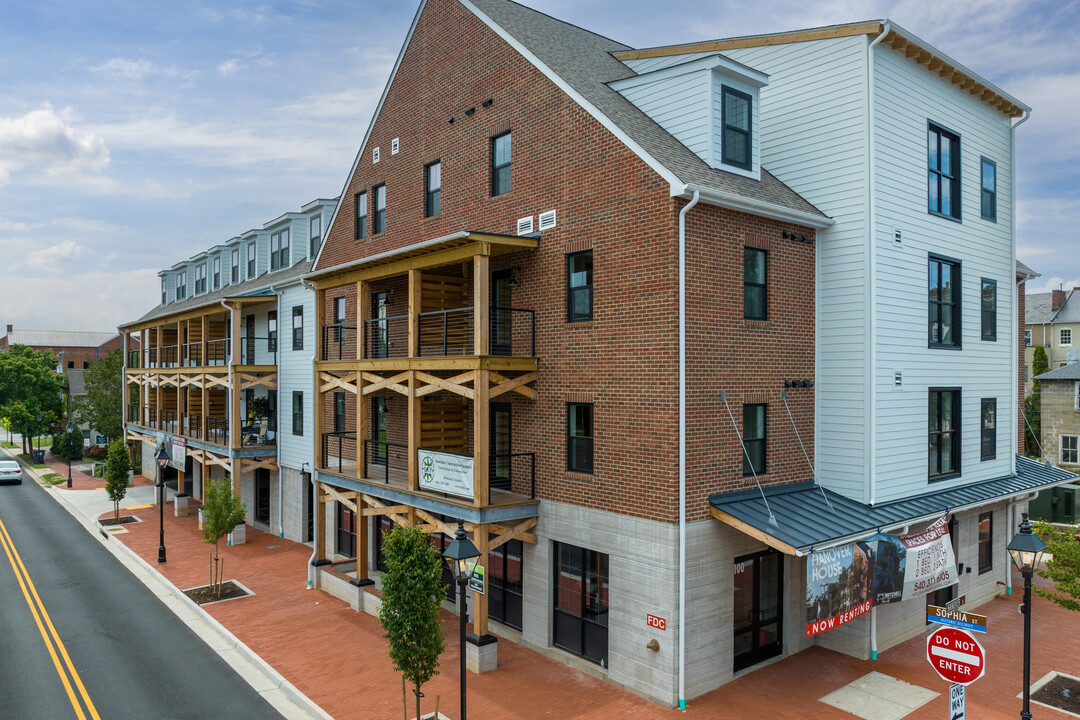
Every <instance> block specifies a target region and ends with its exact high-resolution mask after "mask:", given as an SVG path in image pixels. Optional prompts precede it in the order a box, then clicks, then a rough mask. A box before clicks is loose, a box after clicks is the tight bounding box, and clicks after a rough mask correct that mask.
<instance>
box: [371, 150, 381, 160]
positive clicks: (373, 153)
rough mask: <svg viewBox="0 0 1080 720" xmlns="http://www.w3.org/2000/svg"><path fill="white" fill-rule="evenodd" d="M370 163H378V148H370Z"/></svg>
mask: <svg viewBox="0 0 1080 720" xmlns="http://www.w3.org/2000/svg"><path fill="white" fill-rule="evenodd" d="M371 162H373V163H377V162H379V148H372V150H371Z"/></svg>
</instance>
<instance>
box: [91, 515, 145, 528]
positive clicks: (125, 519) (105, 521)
mask: <svg viewBox="0 0 1080 720" xmlns="http://www.w3.org/2000/svg"><path fill="white" fill-rule="evenodd" d="M98 522H99V523H100V524H101V525H103V526H105V527H108V526H110V525H127V524H128V523H133V522H139V519H138V518H136V517H132V516H131V515H121V516H120V521H119V522H117V520H116V518H102V519H101V520H98Z"/></svg>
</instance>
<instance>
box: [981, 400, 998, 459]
mask: <svg viewBox="0 0 1080 720" xmlns="http://www.w3.org/2000/svg"><path fill="white" fill-rule="evenodd" d="M980 414H981V415H982V425H981V431H980V432H981V434H980V437H979V460H994V459H996V458H997V400H996V399H994V398H983V399H982V403H981V404H980Z"/></svg>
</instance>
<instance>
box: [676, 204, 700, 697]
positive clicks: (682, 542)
mask: <svg viewBox="0 0 1080 720" xmlns="http://www.w3.org/2000/svg"><path fill="white" fill-rule="evenodd" d="M684 192H685V191H684ZM700 199H701V193H700V191H698V190H695V191H694V197H693V199H691V200H690V202H688V203H687V204H686V205H684V206H683V209H682V210H680V211H679V709H680V710H685V709H686V213H688V212H689V211H690V208H692V207H694V206H695V205H697V204H698V200H700Z"/></svg>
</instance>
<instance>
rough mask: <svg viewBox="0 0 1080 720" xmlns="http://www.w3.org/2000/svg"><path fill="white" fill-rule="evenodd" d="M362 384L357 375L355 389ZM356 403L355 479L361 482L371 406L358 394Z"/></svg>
mask: <svg viewBox="0 0 1080 720" xmlns="http://www.w3.org/2000/svg"><path fill="white" fill-rule="evenodd" d="M362 382H363V376H362V374H358V377H357V380H356V387H357V388H359V387H360V384H361V383H362ZM354 399H355V402H356V409H355V411H356V426H355V427H356V479H357V480H363V479H364V477H365V475H366V473H367V451H366V449H365V447H364V441H365V440H367V439H368V438H369V437H371V431H370V429H369V428H368V417H369V416H370V414H371V404H372V401H369V400H368V399H367V398H365V397H364V396H363V395H362V394H360V393H359V392H358V393H356V396H355V398H354ZM386 462H387V463H389V462H390V457H389V453H387V458H386Z"/></svg>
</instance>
